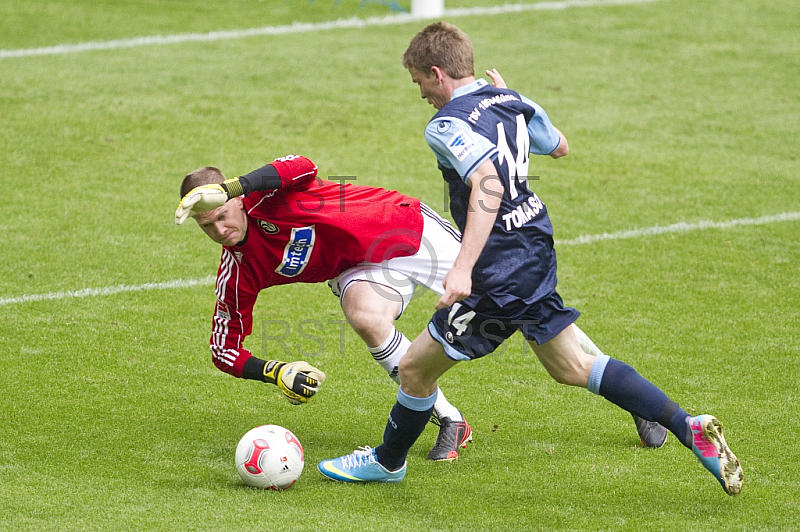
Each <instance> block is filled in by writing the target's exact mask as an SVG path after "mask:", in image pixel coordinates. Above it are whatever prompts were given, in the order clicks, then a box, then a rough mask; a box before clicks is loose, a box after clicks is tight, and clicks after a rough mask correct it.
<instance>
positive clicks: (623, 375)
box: [588, 355, 692, 449]
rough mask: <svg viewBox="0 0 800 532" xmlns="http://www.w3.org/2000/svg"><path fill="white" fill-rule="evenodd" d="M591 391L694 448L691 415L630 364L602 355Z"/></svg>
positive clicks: (591, 376)
mask: <svg viewBox="0 0 800 532" xmlns="http://www.w3.org/2000/svg"><path fill="white" fill-rule="evenodd" d="M588 388H589V391H591V392H593V393H596V394H598V395H601V396H603V397H605V398H606V399H608V400H609V401H611V402H612V403H614V404H615V405H617V406H618V407H620V408H622V409H624V410H627V411H628V412H630V413H632V414H636V415H637V416H639V417H641V418H643V419H646V420H647V421H657V422H658V423H660V424H661V425H663V426H664V427H666V428H667V429H668V430H669V431H670V432H672V433H673V434H674V435H675V437H676V438H678V440H680V442H681V443H683V444H684V445H685V446H686V447H688V448H689V449H691V448H692V434H691V431H689V430H688V425H687V423H686V418H687V417H689V414H687V413H686V412H685V411H684V410H683V409H682V408H681V407H680V406H678V403H676V402H675V401H672V400H670V398H669V397H667V394H665V393H664V392H662V391H661V390H660V389H659V388H658V387H657V386H655V385H654V384H653V383H651V382H650V381H648V380H647V379H645V378H644V377H642V376H641V375H639V373H637V372H636V370H635V369H633V368H632V367H630V366H629V365H628V364H626V363H624V362H621V361H619V360H616V359H613V358H611V357H608V356H606V355H602V356H598V357H597V358H596V359H595V362H594V365H593V366H592V370H591V373H590V374H589V385H588Z"/></svg>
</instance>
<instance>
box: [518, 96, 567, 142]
mask: <svg viewBox="0 0 800 532" xmlns="http://www.w3.org/2000/svg"><path fill="white" fill-rule="evenodd" d="M520 97H521V98H522V101H523V102H525V103H527V104H528V105H530V106H531V107H533V108H534V109H535V110H536V112H535V114H534V115H533V118H531V121H530V122H528V135H529V136H530V138H531V153H534V154H536V155H549V154H551V153H553V151H555V149H556V148H558V145H559V144H561V135H559V134H558V131H557V130H556V128H555V126H553V124H552V122H550V118H548V117H547V113H546V112H545V111H544V109H542V107H541V106H540V105H539V104H538V103H536V102H534V101H532V100H530V99H528V98H526V97H525V96H522V95H520Z"/></svg>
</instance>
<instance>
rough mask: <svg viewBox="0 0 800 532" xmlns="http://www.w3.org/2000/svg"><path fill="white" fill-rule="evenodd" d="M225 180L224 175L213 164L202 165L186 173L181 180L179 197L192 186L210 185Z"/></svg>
mask: <svg viewBox="0 0 800 532" xmlns="http://www.w3.org/2000/svg"><path fill="white" fill-rule="evenodd" d="M223 181H225V175H224V174H223V173H222V172H221V171H220V169H219V168H214V167H213V166H204V167H203V168H198V169H197V170H194V171H193V172H190V173H188V174H186V177H184V178H183V181H182V182H181V198H182V197H184V196H185V195H186V194H188V193H189V191H191V190H192V189H193V188H195V187H199V186H202V185H210V184H212V183H217V184H219V183H222V182H223Z"/></svg>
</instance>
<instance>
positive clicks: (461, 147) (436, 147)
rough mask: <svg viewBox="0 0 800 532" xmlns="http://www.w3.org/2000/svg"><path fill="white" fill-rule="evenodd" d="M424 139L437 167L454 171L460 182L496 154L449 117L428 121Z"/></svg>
mask: <svg viewBox="0 0 800 532" xmlns="http://www.w3.org/2000/svg"><path fill="white" fill-rule="evenodd" d="M425 140H426V141H428V145H429V146H430V147H431V149H432V150H433V153H435V154H436V158H437V159H438V161H439V164H440V165H442V166H444V167H445V168H452V169H454V170H455V171H456V172H458V175H460V176H461V179H463V180H464V181H466V180H467V178H468V177H469V176H470V175H472V173H473V172H474V171H475V170H476V169H477V168H478V167H479V166H480V165H481V164H482V163H483V162H484V161H485V160H487V159H489V158H491V157H492V156H494V155H495V154H496V153H497V146H495V145H494V144H493V143H492V141H490V140H489V139H487V138H486V137H484V136H483V135H480V134H478V133H476V132H475V131H474V130H473V129H472V128H471V127H470V126H469V124H467V123H466V122H464V121H463V120H460V119H458V118H453V117H441V118H435V119H433V120H431V121H430V123H429V124H428V126H427V127H426V128H425ZM554 149H555V148H554Z"/></svg>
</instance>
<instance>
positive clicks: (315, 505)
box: [0, 0, 800, 531]
mask: <svg viewBox="0 0 800 532" xmlns="http://www.w3.org/2000/svg"><path fill="white" fill-rule="evenodd" d="M447 3H448V7H474V6H486V5H490V4H491V0H448V2H447ZM390 4H391V3H390V2H368V3H366V5H364V6H363V7H362V2H361V1H356V0H342V1H334V0H327V1H325V0H316V1H314V2H309V1H306V0H291V1H290V0H270V1H255V0H243V1H240V2H232V1H223V2H214V3H209V2H200V1H198V0H182V1H177V0H173V1H170V2H155V1H152V0H138V1H132V2H111V1H106V2H96V1H90V0H73V1H71V2H65V1H56V0H51V1H46V2H45V1H42V2H28V3H23V2H12V1H11V0H0V50H6V51H8V50H16V49H34V48H38V47H45V46H56V45H62V44H63V45H66V44H77V43H83V42H87V41H106V40H115V39H126V38H132V37H139V36H153V35H173V34H183V33H204V32H209V31H215V30H237V29H246V28H253V27H262V26H279V25H286V24H290V23H292V22H293V21H300V22H322V21H329V20H335V19H339V18H350V17H362V18H365V17H373V16H383V15H389V14H391V13H393V11H392V10H391V8H390ZM409 4H410V2H400V6H401V7H406V8H407V7H408V5H409ZM448 20H450V21H451V22H454V23H456V24H458V25H459V26H460V27H462V29H464V30H465V31H466V32H467V33H469V34H470V36H471V37H472V40H473V43H474V45H475V47H476V58H475V59H476V69H477V70H478V71H479V72H482V71H483V70H484V69H486V68H492V67H496V68H498V69H499V70H500V71H501V72H502V73H503V74H504V75H505V78H506V80H507V81H508V83H509V85H510V86H511V87H512V88H515V89H517V90H519V91H521V92H523V93H524V94H526V95H527V96H529V97H531V98H533V99H534V100H536V101H537V102H538V103H540V104H541V105H542V106H543V107H544V108H545V109H546V110H547V111H548V114H549V115H550V117H551V119H552V120H553V122H554V123H555V124H556V125H557V126H558V127H559V128H560V129H561V130H562V131H564V133H565V134H566V136H567V138H568V139H569V142H570V147H571V153H570V155H569V156H568V157H567V158H565V159H561V160H558V161H553V160H550V159H548V158H541V157H540V158H535V159H533V160H532V164H531V173H535V174H537V175H539V176H540V179H539V180H536V181H531V187H532V188H533V189H534V190H535V191H536V192H537V194H538V195H539V196H540V197H541V198H542V199H543V200H544V201H545V202H546V203H547V205H548V207H549V210H550V212H551V218H552V219H553V223H554V226H555V228H556V236H557V238H558V239H559V242H561V244H559V245H558V247H557V248H558V251H559V262H560V268H559V271H560V283H559V291H560V292H561V294H562V296H563V297H564V299H565V301H566V302H567V303H568V304H571V305H573V306H575V307H577V308H578V309H580V310H581V311H582V312H583V316H582V317H581V319H580V320H579V324H580V325H581V327H582V328H583V329H584V330H585V331H586V332H587V333H588V334H589V335H590V336H591V337H592V338H593V339H594V341H595V342H596V343H597V344H598V345H599V346H600V347H601V348H602V349H603V350H604V351H606V352H607V353H609V354H610V355H612V356H615V357H617V358H620V359H622V360H625V361H626V362H629V363H630V364H632V365H633V366H634V367H636V368H637V369H638V370H639V371H640V373H642V374H643V375H645V376H646V377H648V378H649V379H651V380H652V381H653V382H655V383H656V384H658V385H659V386H660V387H662V388H663V389H664V390H665V391H666V392H667V393H668V394H669V395H670V396H671V397H672V398H673V399H675V400H677V401H678V402H680V403H681V405H682V406H683V407H684V408H685V409H686V410H687V411H689V412H690V413H693V414H700V413H706V412H707V413H713V414H714V415H716V416H717V417H718V418H720V419H721V420H722V421H723V422H724V423H725V426H726V436H727V438H728V443H729V444H730V445H731V447H732V448H733V450H734V451H735V452H736V454H737V455H738V456H739V458H740V459H741V461H742V464H743V467H744V469H745V475H746V479H745V487H744V491H743V493H742V495H741V496H740V497H738V498H736V499H733V498H730V497H728V496H726V495H725V494H724V492H723V491H722V490H721V489H720V487H719V486H718V484H717V483H716V481H714V479H713V478H712V477H711V475H709V474H708V473H706V472H705V470H704V469H703V468H702V466H701V465H700V464H699V463H698V462H697V460H696V459H695V458H694V457H693V456H692V454H691V452H689V451H688V450H687V449H685V448H684V447H683V446H681V445H680V444H679V443H678V442H677V440H675V439H674V438H672V437H671V438H670V440H669V442H668V444H667V445H666V446H665V447H664V448H662V449H659V450H648V449H644V448H642V447H641V444H640V443H639V442H638V438H637V437H636V434H635V431H634V427H633V423H632V421H631V419H630V416H629V415H628V414H627V413H625V412H623V411H621V410H619V409H617V408H616V407H614V406H613V405H611V404H610V403H608V402H606V401H604V400H602V399H600V398H597V397H595V396H592V395H591V394H590V393H588V392H586V391H585V390H580V389H573V388H566V387H562V386H559V385H557V384H556V383H555V382H553V381H552V379H550V378H549V377H548V376H547V374H546V372H545V371H544V369H543V368H542V367H541V366H540V365H539V364H538V362H537V361H536V359H535V357H534V356H532V354H531V353H530V352H524V351H523V349H522V347H523V342H522V339H521V337H520V336H519V335H517V336H514V337H512V338H511V339H510V340H509V341H508V342H507V344H506V346H505V348H504V350H503V352H502V354H500V355H497V356H489V357H487V358H486V359H484V360H481V361H480V362H476V363H472V364H462V365H459V366H458V367H457V368H455V369H454V370H453V371H451V372H449V373H448V374H447V375H446V376H445V377H444V378H443V379H442V381H441V385H442V389H443V390H444V391H445V392H446V394H447V395H448V397H449V399H450V400H451V401H452V402H453V403H454V404H456V405H458V406H459V407H460V408H461V409H462V411H464V413H465V415H466V416H467V419H469V421H470V422H471V424H472V425H473V428H474V430H475V442H474V444H473V445H472V446H470V447H469V448H468V449H467V450H466V451H464V452H463V453H462V455H461V458H460V459H459V460H458V461H457V462H455V463H452V464H441V463H429V462H427V461H426V460H425V454H426V453H427V451H428V449H429V448H430V446H431V445H432V443H433V440H434V439H435V434H436V432H435V427H433V426H430V427H429V428H428V429H427V430H426V432H425V433H424V434H423V436H422V437H421V439H420V441H419V442H418V443H417V445H416V446H415V447H414V448H413V449H412V451H411V454H410V456H409V473H408V475H407V477H406V480H405V481H404V482H402V483H401V484H398V485H337V484H334V483H331V482H328V481H326V480H324V479H323V478H322V477H321V475H319V474H318V473H317V472H316V471H315V467H316V464H317V462H318V461H319V460H321V459H324V458H330V457H333V456H338V455H341V454H344V453H347V452H350V451H352V450H353V449H354V448H356V447H357V446H359V445H365V444H369V445H377V444H378V443H379V442H380V437H381V434H382V431H383V426H384V423H385V419H386V415H387V413H388V410H389V408H390V407H391V405H392V404H393V403H394V396H395V390H396V387H395V386H394V384H393V383H392V382H391V381H390V380H389V379H388V378H387V377H386V376H385V374H384V373H383V371H382V370H381V369H380V368H379V367H378V366H377V365H376V364H374V363H373V362H372V361H371V358H370V357H369V355H368V353H367V352H366V350H365V349H364V348H363V345H362V344H361V342H360V340H359V339H358V338H357V337H356V335H355V333H354V332H352V331H350V330H346V331H345V333H344V336H343V338H340V335H339V332H340V329H339V326H338V324H336V323H334V321H335V320H340V319H342V315H341V312H340V310H339V307H338V302H337V300H336V299H335V298H334V297H333V296H331V295H330V294H329V292H328V289H327V287H326V286H324V285H304V286H301V285H296V286H291V287H284V288H274V289H271V290H269V291H267V292H266V293H264V294H263V295H262V297H261V299H260V301H259V303H258V305H257V307H256V314H255V322H256V323H257V325H256V326H254V334H253V336H252V337H251V338H250V339H249V343H248V346H249V347H250V348H251V349H252V350H253V351H254V352H255V353H256V354H259V355H261V356H263V357H264V358H283V359H300V358H305V359H307V360H309V361H310V362H311V363H313V364H315V365H317V366H318V367H320V368H321V369H323V370H324V371H325V372H326V373H327V374H328V381H327V382H326V383H325V385H324V388H323V390H322V391H321V392H320V394H319V395H318V396H317V397H315V398H314V399H313V400H312V402H311V403H310V404H308V405H306V406H303V407H293V406H291V405H289V404H288V403H287V402H286V401H285V400H284V399H283V398H282V397H281V396H280V395H279V393H278V392H277V389H276V388H274V387H270V386H266V385H260V384H257V383H254V382H247V381H242V380H237V379H234V378H231V377H229V376H227V375H225V374H223V373H221V372H219V371H218V370H217V369H215V368H214V366H213V365H212V364H211V361H210V354H209V352H208V347H207V340H208V336H209V334H210V321H211V320H210V318H211V313H212V311H213V304H214V293H213V286H212V285H211V284H210V283H209V282H206V283H201V284H199V285H195V286H186V287H183V288H163V289H152V290H146V289H138V290H133V291H123V292H119V293H113V294H108V295H102V294H99V295H97V292H92V294H94V295H88V296H87V297H69V295H68V294H62V296H64V295H66V296H67V297H61V296H57V295H53V294H57V293H59V292H65V291H77V290H83V289H102V288H105V287H118V286H124V287H137V286H140V285H145V284H147V283H167V282H170V281H176V280H179V279H184V280H187V279H188V280H194V279H202V278H205V277H207V276H209V275H211V274H213V273H215V271H216V267H217V264H218V260H219V250H218V248H217V246H216V245H215V244H214V243H213V242H211V241H210V240H208V239H207V238H205V237H204V236H203V235H202V233H201V232H200V230H199V229H198V228H196V227H193V226H191V224H190V225H188V226H182V227H177V226H175V225H174V223H173V212H174V209H175V207H176V205H177V201H178V199H179V198H178V191H177V189H178V185H179V183H180V180H181V178H182V177H183V175H184V174H186V173H187V172H188V171H190V170H192V169H194V168H197V167H199V166H204V165H214V166H218V167H220V168H221V169H223V171H225V172H226V173H227V174H228V175H231V176H233V175H239V174H242V173H245V172H247V171H249V170H251V169H253V168H255V167H257V166H260V165H262V164H265V163H266V162H268V161H270V160H271V159H273V158H274V157H277V156H281V155H284V154H287V153H302V154H304V155H307V156H308V157H310V158H311V159H313V160H314V161H315V162H316V163H317V164H318V165H319V167H320V174H321V175H322V176H342V175H344V176H356V177H357V182H358V183H359V184H368V185H377V186H384V187H388V188H395V189H398V190H400V191H402V192H405V193H409V194H412V195H415V196H418V197H420V198H421V199H423V200H424V201H425V202H426V203H428V204H429V205H431V206H432V207H433V208H435V209H436V210H438V211H439V212H441V213H444V214H446V211H445V209H446V205H445V203H444V197H445V188H444V186H443V184H442V182H441V178H440V176H439V174H438V171H437V170H436V165H435V159H434V156H433V154H432V153H431V152H430V150H429V148H428V147H427V146H426V144H425V141H424V139H423V137H422V130H423V128H424V126H425V123H426V121H427V120H428V119H429V118H430V116H432V112H433V109H432V108H431V107H429V106H428V105H427V104H426V103H425V102H424V101H422V100H420V99H419V93H418V91H417V89H416V87H415V86H414V85H413V84H412V83H411V82H410V79H409V76H408V74H407V73H406V72H405V71H404V70H403V68H402V66H401V64H400V60H399V58H400V55H401V54H402V52H403V51H404V50H405V47H406V45H407V44H408V41H409V40H410V39H411V37H412V36H413V35H414V33H415V32H416V31H417V30H419V29H420V28H421V27H423V26H424V25H425V22H422V21H416V22H407V23H402V24H394V25H385V26H367V27H363V28H349V29H348V28H343V29H332V30H326V31H310V32H305V33H289V34H285V35H274V36H254V37H247V38H237V39H227V40H219V41H213V42H184V43H176V44H161V45H158V44H153V45H148V46H140V47H130V48H120V49H109V50H95V51H85V52H79V53H63V54H54V55H41V56H38V55H27V56H21V57H10V56H3V54H2V53H0V79H1V80H2V82H0V121H1V123H2V134H0V167H1V168H2V169H3V177H2V183H3V189H4V194H3V201H2V204H3V207H2V237H0V239H2V240H0V242H2V246H1V247H2V250H3V251H2V262H1V263H0V311H2V313H3V320H2V325H0V361H2V364H3V367H4V370H3V371H2V373H0V530H10V531H28V530H29V531H39V530H59V531H62V530H176V531H177V530H209V531H212V530H213V531H216V530H265V529H266V530H292V531H294V530H476V531H478V530H631V531H634V530H635V531H639V530H680V531H684V530H708V529H711V530H748V531H749V530H793V529H798V528H800V497H798V493H800V480H798V477H797V476H796V474H797V470H798V464H800V443H798V441H799V440H798V437H797V433H798V429H799V428H800V426H799V425H800V423H799V422H798V413H799V412H800V408H799V407H798V401H799V400H800V384H799V383H800V368H799V367H798V360H800V333H798V331H799V330H800V317H799V316H800V313H798V308H800V268H799V267H798V265H799V264H800V238H798V236H800V225H799V224H800V222H799V221H798V212H799V211H800V177H799V176H800V161H798V147H797V139H798V138H799V137H800V120H798V116H800V115H798V108H800V92H799V91H798V84H797V73H798V60H797V58H798V54H800V33H798V24H797V21H798V20H800V4H798V3H797V2H795V1H792V0H775V1H771V2H767V1H765V0H741V1H739V2H723V1H721V0H708V1H704V2H692V1H688V0H660V1H654V2H650V3H640V4H627V5H600V6H584V7H571V8H569V9H564V10H541V11H526V12H521V13H514V14H501V15H493V16H477V15H472V16H458V17H448ZM783 213H790V214H789V215H787V216H786V217H785V219H784V220H782V221H780V220H779V221H772V222H770V221H769V220H762V223H757V224H737V223H734V222H732V221H735V220H742V219H759V218H761V217H764V216H770V215H780V214H783ZM704 221H713V222H720V225H719V226H718V227H715V228H706V229H702V228H696V229H692V227H695V226H692V225H691V224H698V223H700V222H704ZM679 222H685V223H687V224H690V225H689V226H688V230H686V231H683V232H670V233H666V234H647V233H646V231H644V229H646V228H651V227H654V226H669V225H672V224H676V223H679ZM636 229H641V230H642V231H639V232H634V233H633V234H630V235H628V236H629V237H628V238H615V239H607V240H591V239H589V241H588V242H586V243H581V242H582V241H580V240H577V239H578V237H580V236H582V235H598V234H602V233H609V234H620V233H621V232H623V231H627V230H636ZM48 294H49V295H48ZM35 295H41V297H40V298H39V299H35V298H34V299H31V298H30V297H28V296H35ZM73 295H74V294H73ZM433 303H434V298H433V297H432V296H431V295H430V294H427V295H425V296H423V297H421V298H420V299H418V300H417V301H416V302H415V303H414V304H413V305H412V306H411V307H410V308H409V310H408V311H407V312H406V314H405V315H404V317H403V318H402V319H401V320H400V322H399V323H398V328H400V329H401V330H402V331H403V332H405V333H406V334H407V335H408V336H410V337H413V336H415V335H416V334H417V333H418V332H419V331H421V330H422V328H423V327H424V326H425V324H426V322H427V320H428V318H429V317H430V314H431V311H432V307H433ZM308 319H314V320H317V322H318V323H319V324H320V325H319V326H317V325H314V324H313V323H310V322H306V325H305V326H306V327H307V328H306V329H305V331H306V333H305V335H304V334H302V330H301V324H302V321H303V320H308ZM278 320H282V321H283V322H285V323H287V324H288V326H289V329H290V334H289V336H288V337H287V338H285V339H283V341H284V344H285V346H286V347H287V348H288V352H286V351H285V350H284V349H283V348H282V347H281V346H280V345H278V344H277V342H271V341H269V338H268V337H269V336H274V335H276V334H279V333H276V332H275V331H274V330H273V329H271V328H270V327H272V326H273V325H275V323H274V322H275V321H278ZM262 323H263V328H262V325H261V324H262ZM309 336H310V337H311V338H309ZM340 343H341V345H342V346H343V349H340ZM264 423H276V424H280V425H283V426H286V427H288V428H290V429H291V430H292V431H294V432H295V434H297V436H298V437H299V439H300V441H301V442H302V443H303V445H304V447H305V451H306V470H305V472H304V473H303V475H302V477H301V478H300V480H299V482H298V483H297V485H296V486H295V487H293V488H292V489H291V490H289V491H286V492H268V491H259V490H252V489H249V488H246V487H244V485H243V484H242V483H241V482H240V480H239V479H238V477H237V474H236V471H235V469H234V465H233V453H234V448H235V446H236V443H237V441H238V440H239V438H240V437H241V436H242V435H243V434H244V433H245V432H246V431H247V430H249V429H250V428H252V427H254V426H256V425H259V424H264Z"/></svg>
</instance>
